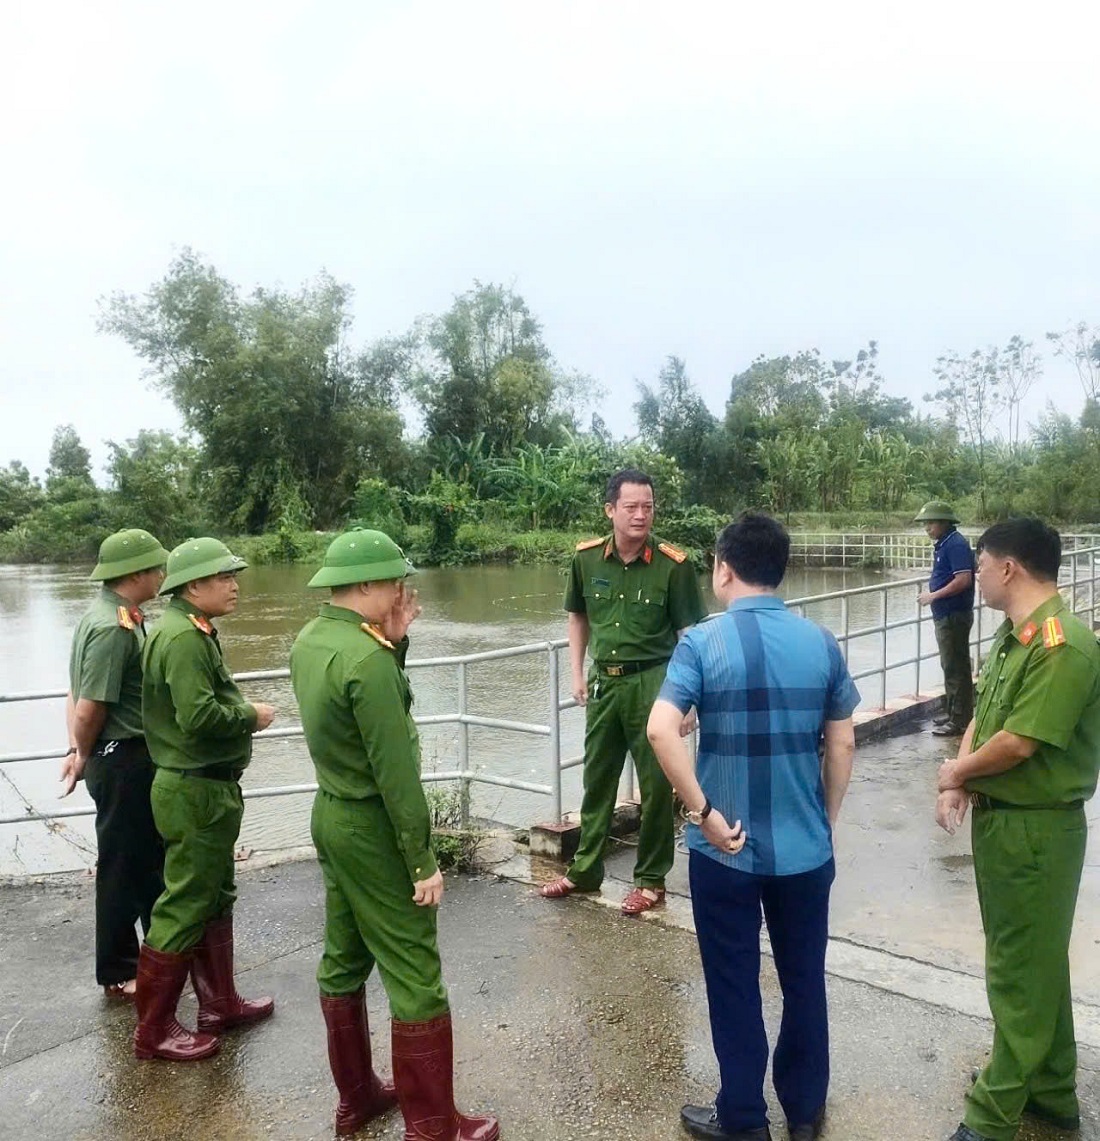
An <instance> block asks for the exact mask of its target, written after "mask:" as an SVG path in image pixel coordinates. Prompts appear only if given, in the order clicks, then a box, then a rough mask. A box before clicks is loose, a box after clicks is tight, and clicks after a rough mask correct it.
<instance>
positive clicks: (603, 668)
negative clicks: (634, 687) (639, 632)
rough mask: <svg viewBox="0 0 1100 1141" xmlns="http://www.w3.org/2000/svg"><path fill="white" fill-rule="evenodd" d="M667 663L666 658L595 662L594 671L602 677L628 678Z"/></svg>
mask: <svg viewBox="0 0 1100 1141" xmlns="http://www.w3.org/2000/svg"><path fill="white" fill-rule="evenodd" d="M667 663H668V658H650V659H649V660H648V661H645V662H597V663H596V670H597V672H598V673H599V674H600V675H601V676H602V677H630V675H631V674H640V673H644V672H645V671H646V670H655V669H656V668H657V667H658V666H663V665H666V664H667Z"/></svg>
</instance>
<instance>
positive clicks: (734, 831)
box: [699, 808, 748, 856]
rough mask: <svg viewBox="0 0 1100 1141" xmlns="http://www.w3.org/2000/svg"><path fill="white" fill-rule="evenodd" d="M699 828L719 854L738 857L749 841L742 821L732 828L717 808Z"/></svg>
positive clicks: (713, 809)
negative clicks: (723, 853)
mask: <svg viewBox="0 0 1100 1141" xmlns="http://www.w3.org/2000/svg"><path fill="white" fill-rule="evenodd" d="M699 827H700V828H701V829H702V831H703V835H704V836H705V837H706V838H707V842H708V843H709V844H712V845H713V846H714V847H715V848H717V849H718V851H719V852H725V853H726V854H727V855H730V856H736V855H737V853H738V852H740V851H741V849H742V848H743V847H744V846H745V841H746V840H747V839H748V837H747V836H746V835H745V833H744V830H743V829H742V828H741V821H740V820H738V821H736V822H735V823H734V825H733V827H732V828H731V827H730V826H729V824H727V823H726V818H725V817H724V816H723V815H722V814H721V812H719V811H718V809H717V808H712V809H711V810H710V812H708V813H707V818H706V820H704V821H703V823H702V824H700V825H699Z"/></svg>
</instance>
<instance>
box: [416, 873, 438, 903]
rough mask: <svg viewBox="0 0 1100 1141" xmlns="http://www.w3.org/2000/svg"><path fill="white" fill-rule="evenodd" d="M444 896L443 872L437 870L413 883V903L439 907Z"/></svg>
mask: <svg viewBox="0 0 1100 1141" xmlns="http://www.w3.org/2000/svg"><path fill="white" fill-rule="evenodd" d="M442 898H443V873H442V872H439V871H437V872H436V873H435V875H434V876H430V877H429V878H428V879H426V880H417V881H416V883H414V884H413V903H415V904H416V906H417V907H438V906H439V901H440V900H441V899H442Z"/></svg>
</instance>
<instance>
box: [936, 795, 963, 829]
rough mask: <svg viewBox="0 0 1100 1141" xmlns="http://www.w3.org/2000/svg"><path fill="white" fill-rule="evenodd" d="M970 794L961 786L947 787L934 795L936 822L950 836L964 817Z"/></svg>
mask: <svg viewBox="0 0 1100 1141" xmlns="http://www.w3.org/2000/svg"><path fill="white" fill-rule="evenodd" d="M969 807H970V796H969V794H968V793H966V792H965V791H964V790H963V789H961V788H949V789H948V790H947V791H946V792H941V793H940V795H939V796H937V797H936V823H937V824H938V825H939V826H940V827H941V828H942V829H943V830H944V831H945V832H949V833H950V834H951V835H952V836H954V835H955V829H956V828H958V827H959V826H960V825H961V824H962V822H963V821H964V820H965V819H966V810H967V809H968V808H969Z"/></svg>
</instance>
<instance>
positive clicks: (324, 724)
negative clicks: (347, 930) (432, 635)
mask: <svg viewBox="0 0 1100 1141" xmlns="http://www.w3.org/2000/svg"><path fill="white" fill-rule="evenodd" d="M362 627H363V619H362V618H361V617H360V616H359V615H358V614H356V613H355V612H354V611H352V610H347V609H345V608H344V607H342V606H333V605H331V604H326V605H325V606H323V607H322V608H321V613H320V615H319V616H318V617H316V618H314V619H313V621H312V622H310V623H309V624H308V625H307V626H306V627H305V628H304V629H303V630H302V632H301V633H300V634H299V635H298V637H297V638H296V639H295V641H294V645H293V647H292V648H291V651H290V677H291V681H292V682H293V685H294V694H295V696H296V697H297V699H298V709H299V712H300V714H301V718H302V728H303V729H304V730H305V735H306V744H307V745H308V746H309V752H310V756H311V757H312V758H313V764H314V767H315V768H316V770H317V783H318V784H319V785H320V787H321V788H322V789H323V790H324V791H325V792H327V793H329V794H330V795H331V796H335V797H339V798H340V799H341V800H366V799H368V798H372V797H380V798H381V800H382V804H383V807H384V808H385V811H386V815H387V816H388V817H389V818H390V822H391V823H392V824H393V829H394V832H395V834H396V836H397V843H398V847H399V848H400V849H401V855H402V858H403V859H404V861H405V865H406V867H407V868H408V872H409V875H410V876H411V877H412V879H413V880H414V881H415V880H424V879H428V878H429V877H430V876H432V875H434V874H435V872H436V862H435V857H434V856H433V855H432V852H431V847H430V841H431V817H430V815H429V812H428V802H427V800H426V799H425V796H424V789H423V787H422V786H421V784H420V737H419V734H418V733H417V731H416V725H415V723H414V722H413V719H412V712H411V709H412V690H411V689H410V688H409V680H408V678H407V677H406V675H405V671H404V670H403V669H402V668H401V661H400V660H399V652H400V647H395V648H394V649H392V650H391V649H388V648H387V647H386V646H384V645H382V644H381V643H380V642H379V641H377V640H376V639H375V638H374V637H372V636H371V635H370V634H368V633H367V632H366V631H365V630H364V629H363V628H362Z"/></svg>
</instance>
